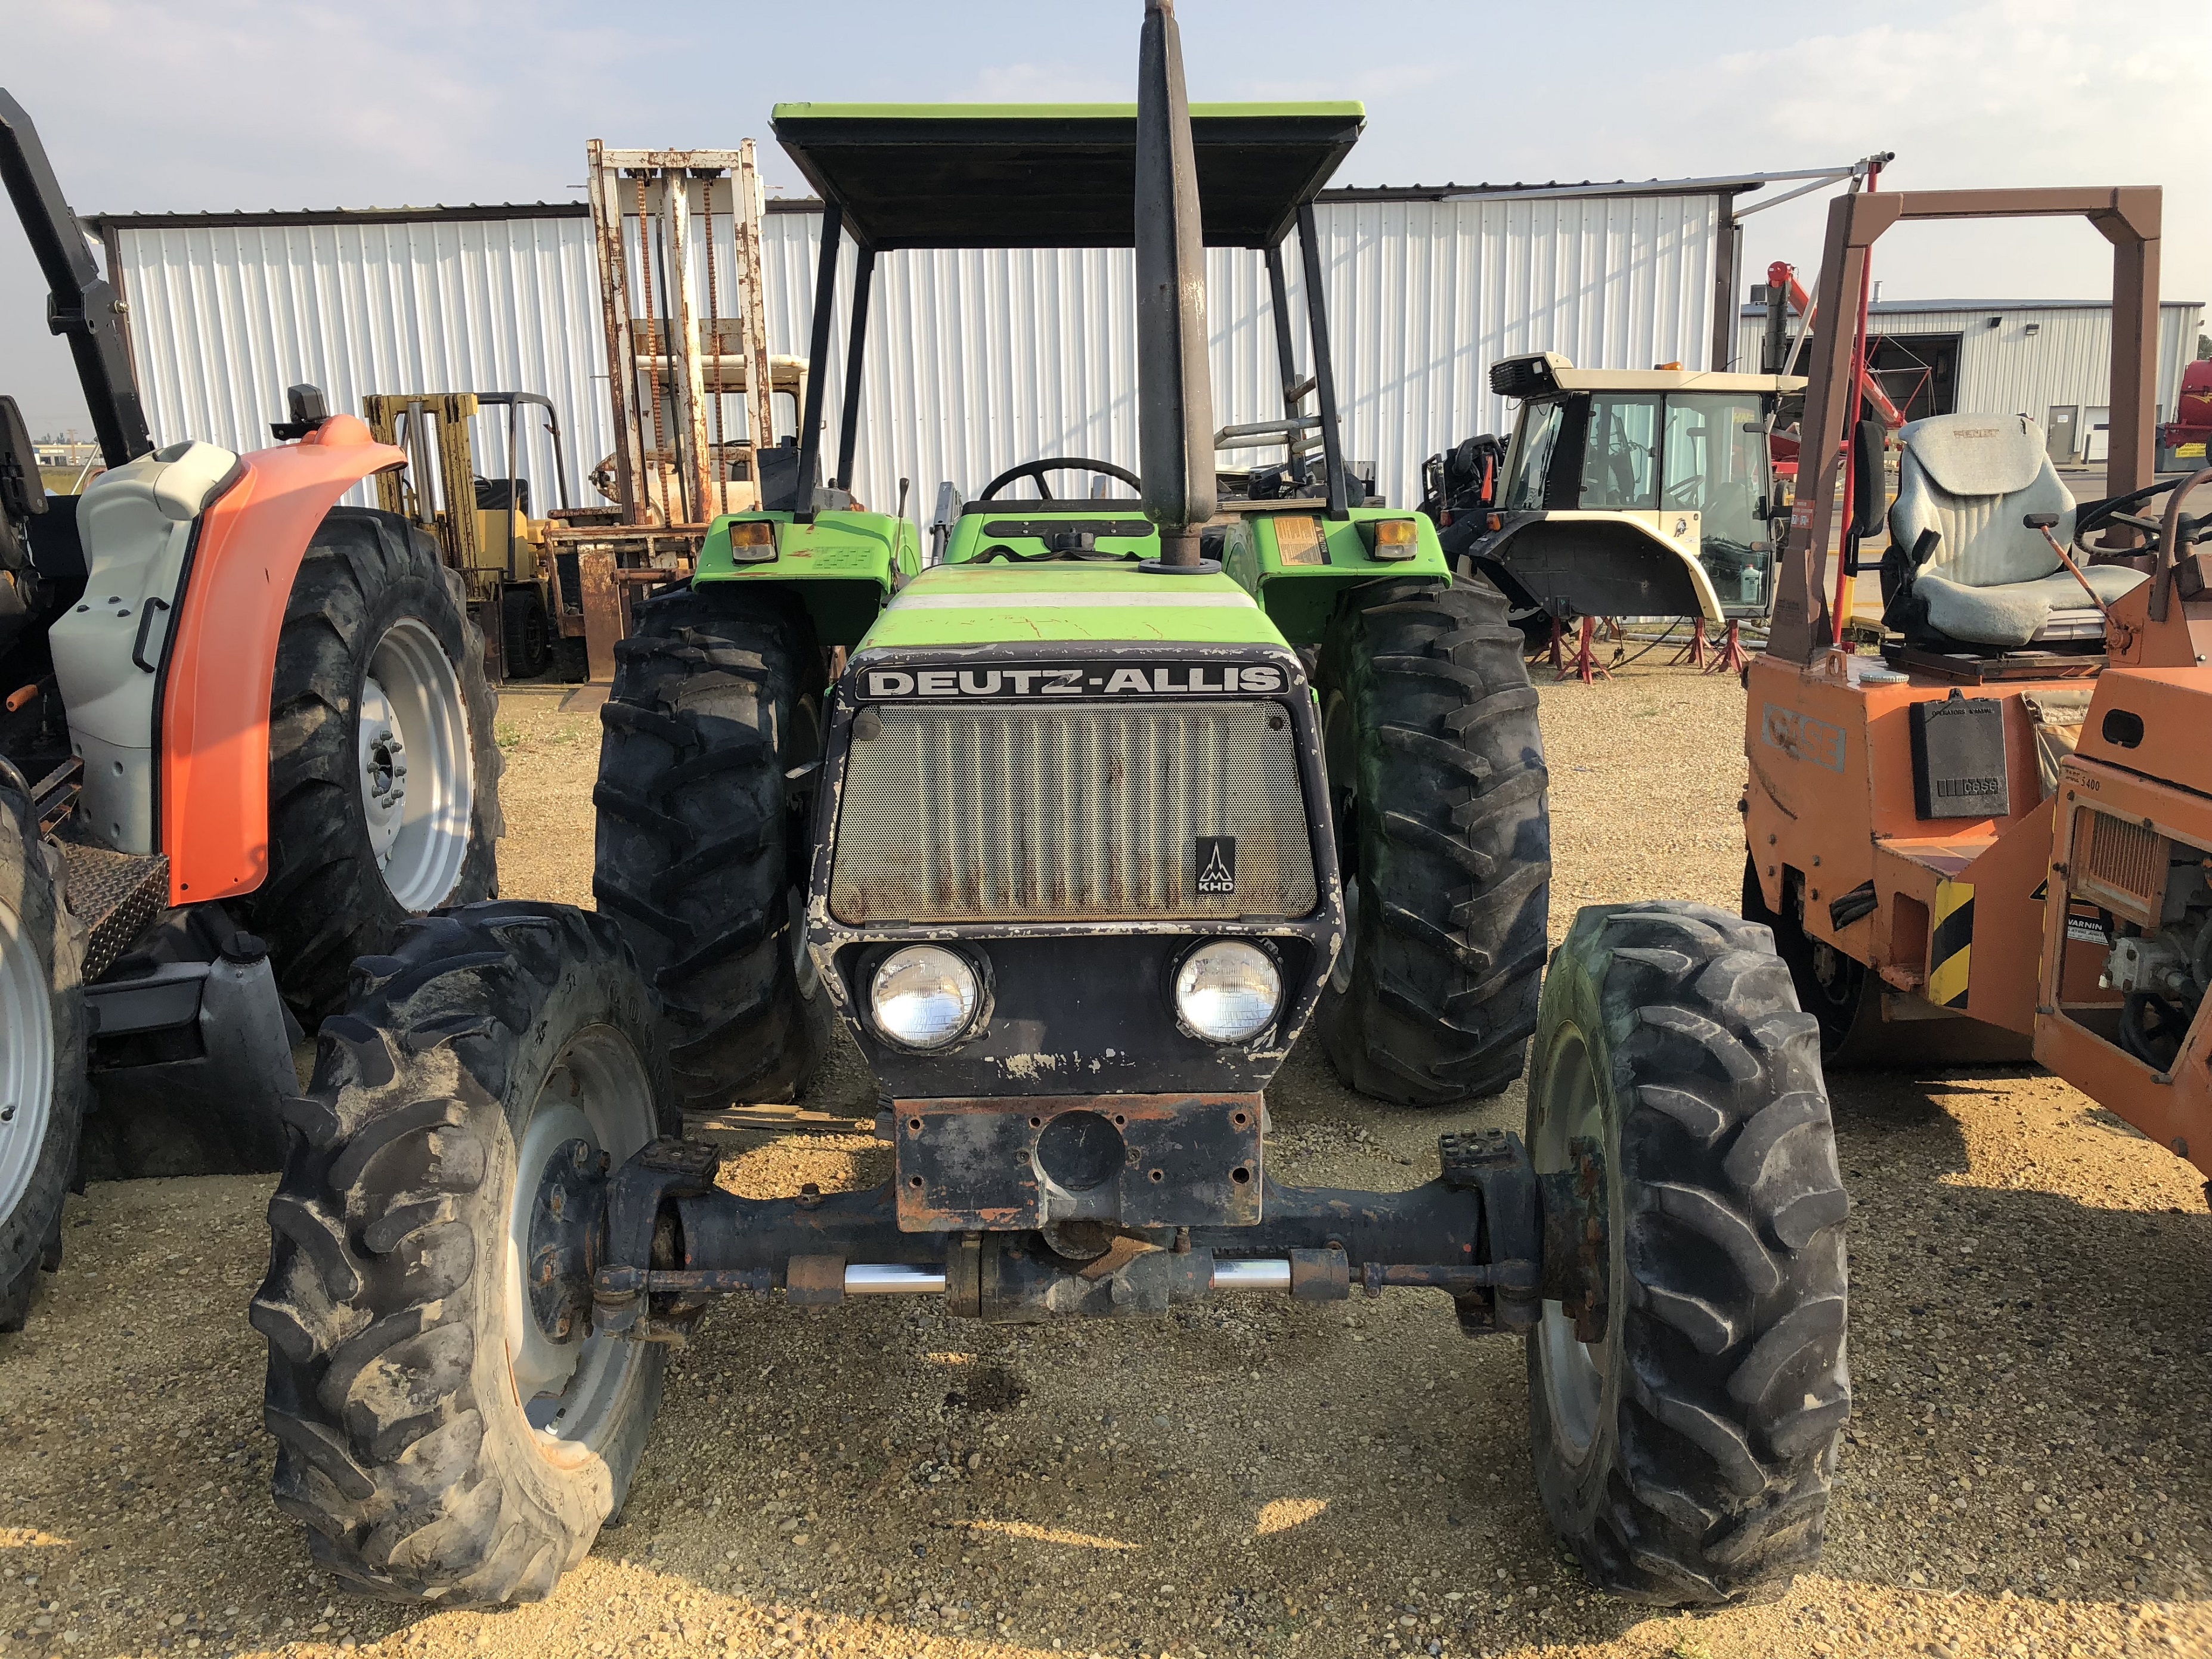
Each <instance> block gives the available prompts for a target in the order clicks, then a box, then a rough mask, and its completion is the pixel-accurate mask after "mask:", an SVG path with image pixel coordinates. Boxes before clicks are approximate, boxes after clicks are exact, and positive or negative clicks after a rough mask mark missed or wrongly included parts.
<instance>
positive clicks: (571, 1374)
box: [252, 902, 678, 1607]
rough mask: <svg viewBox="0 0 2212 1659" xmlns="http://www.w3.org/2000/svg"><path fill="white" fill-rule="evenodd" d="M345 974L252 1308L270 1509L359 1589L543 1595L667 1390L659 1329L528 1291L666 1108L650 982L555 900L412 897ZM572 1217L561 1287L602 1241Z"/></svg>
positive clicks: (608, 1506)
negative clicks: (597, 1328) (555, 1226)
mask: <svg viewBox="0 0 2212 1659" xmlns="http://www.w3.org/2000/svg"><path fill="white" fill-rule="evenodd" d="M353 993H354V994H353V996H352V999H351V1001H350V1003H349V1006H348V1008H347V1010H346V1012H344V1013H343V1014H339V1015H335V1016H333V1017H332V1018H330V1019H328V1020H326V1021H325V1023H324V1024H323V1029H322V1033H321V1038H320V1043H319V1053H318V1055H317V1060H316V1066H315V1077H314V1082H313V1086H312V1087H311V1088H310V1090H309V1091H308V1092H307V1096H306V1097H304V1098H301V1099H299V1100H295V1101H293V1102H291V1103H289V1105H288V1108H287V1111H288V1115H289V1121H290V1124H291V1127H292V1128H293V1130H294V1131H295V1133H294V1135H293V1137H292V1147H291V1151H290V1154H289V1157H288V1158H287V1160H286V1164H285V1168H284V1174H283V1180H282V1182H281V1183H280V1185H279V1186H278V1188H277V1191H276V1197H275V1198H274V1199H273V1200H271V1201H270V1206H269V1221H270V1232H271V1240H270V1267H269V1274H268V1277H267V1279H265V1280H264V1282H263V1284H262V1286H261V1289H260V1291H259V1292H258V1294H257V1295H256V1296H255V1297H254V1299H253V1306H252V1323H253V1326H254V1328H256V1329H257V1330H258V1331H260V1332H261V1333H262V1334H263V1335H264V1336H265V1337H266V1338H267V1339H268V1341H269V1378H268V1390H267V1395H266V1398H265V1402H264V1421H265V1423H266V1424H267V1426H268V1428H269V1429H270V1432H271V1433H272V1434H273V1435H274V1436H275V1437H276V1441H277V1454H276V1480H275V1489H276V1504H277V1507H278V1508H280V1509H282V1510H284V1511H285V1512H286V1513H288V1514H289V1515H292V1516H295V1517H296V1518H297V1519H299V1520H301V1521H303V1522H306V1523H307V1528H308V1529H309V1532H308V1541H309V1546H310V1548H311V1550H312V1552H313V1555H314V1558H315V1559H316V1560H317V1561H318V1562H319V1563H320V1564H321V1565H323V1566H325V1567H326V1568H327V1569H329V1570H330V1571H332V1572H333V1573H335V1574H336V1575H337V1577H338V1579H339V1580H340V1581H341V1582H342V1583H343V1584H345V1585H346V1586H347V1587H348V1588H349V1589H354V1590H357V1591H360V1592H362V1593H363V1594H366V1595H375V1596H379V1597H382V1598H384V1599H386V1600H392V1601H435V1602H437V1603H438V1604H439V1605H440V1606H443V1607H490V1606H496V1605H500V1604H503V1603H507V1602H511V1601H536V1600H538V1599H540V1598H542V1597H544V1595H548V1594H549V1593H550V1591H551V1590H552V1589H553V1586H554V1584H555V1583H556V1581H557V1580H558V1579H559V1577H561V1575H562V1573H563V1572H565V1571H568V1569H569V1568H571V1567H573V1566H574V1565H576V1564H577V1562H579V1561H580V1560H581V1559H583V1556H584V1554H585V1553H586V1551H587V1550H589V1549H590V1547H591V1545H592V1540H593V1538H595V1537H596V1536H597V1535H598V1533H599V1528H600V1526H601V1525H602V1523H603V1522H605V1520H606V1519H607V1517H608V1516H609V1515H610V1514H611V1512H613V1511H614V1510H616V1509H617V1507H618V1506H619V1505H620V1504H621V1503H622V1500H623V1494H624V1492H626V1490H627V1489H628V1486H629V1480H630V1476H631V1474H632V1473H633V1472H634V1471H635V1468H636V1466H637V1461H638V1458H639V1456H640V1455H641V1451H642V1449H643V1447H644V1443H645V1437H646V1433H647V1428H648V1427H649V1426H650V1425H651V1423H652V1420H653V1413H654V1412H655V1410H656V1409H657V1408H658V1407H659V1400H660V1388H661V1373H662V1367H663V1363H664V1355H665V1348H663V1347H661V1346H658V1345H655V1344H651V1343H645V1342H638V1341H629V1340H623V1339H621V1338H618V1337H615V1336H611V1335H592V1334H587V1333H586V1332H584V1331H579V1330H578V1329H576V1328H575V1327H574V1323H573V1322H572V1321H563V1320H561V1319H559V1318H557V1317H556V1316H555V1312H554V1311H546V1310H538V1308H537V1307H536V1305H535V1304H536V1302H537V1300H538V1291H542V1290H543V1288H544V1287H543V1286H542V1285H540V1284H539V1279H540V1275H539V1274H538V1273H536V1272H535V1271H533V1272H532V1273H531V1274H530V1275H529V1276H528V1277H526V1275H525V1272H524V1265H525V1263H526V1262H527V1263H529V1264H530V1265H531V1267H532V1268H533V1270H534V1269H535V1268H536V1267H538V1266H539V1265H541V1264H542V1262H543V1261H544V1260H545V1259H546V1258H545V1249H546V1240H545V1238H544V1237H541V1234H542V1232H543V1229H544V1227H545V1226H547V1225H552V1224H550V1223H547V1222H545V1220H544V1218H545V1217H546V1216H552V1217H555V1218H559V1217H562V1216H564V1215H568V1216H572V1217H575V1218H584V1217H595V1216H596V1211H595V1210H593V1209H592V1208H591V1207H590V1206H589V1205H588V1204H586V1202H585V1201H584V1200H582V1199H580V1198H579V1197H577V1196H575V1195H574V1194H577V1193H582V1192H584V1191H586V1189H588V1188H589V1187H590V1185H591V1183H592V1182H593V1181H595V1180H599V1179H600V1178H601V1175H600V1174H599V1172H600V1171H603V1170H604V1169H606V1168H617V1169H618V1168H619V1167H620V1166H621V1165H622V1164H623V1162H624V1161H625V1160H627V1159H628V1158H629V1157H630V1156H631V1155H632V1154H633V1153H635V1152H637V1151H638V1150H639V1148H641V1147H642V1146H645V1145H646V1144H647V1143H648V1142H649V1141H651V1140H653V1139H655V1138H656V1137H658V1136H659V1135H661V1134H664V1133H672V1132H673V1131H674V1130H675V1129H676V1128H677V1127H678V1115H677V1112H676V1109H675V1099H674V1091H673V1088H672V1085H671V1083H670V1081H669V1076H668V1069H667V1064H666V1061H665V1060H664V1059H662V1058H661V1057H660V1056H659V1051H658V1049H657V1048H656V1047H655V1044H654V1042H653V1012H652V1007H651V1005H650V1003H649V1001H648V1000H647V996H646V994H645V987H644V985H643V984H642V982H641V981H640V979H639V977H638V975H637V970H636V966H635V963H634V962H633V961H632V960H631V958H630V957H629V952H628V951H627V950H626V949H625V948H624V947H623V943H622V939H621V937H620V935H619V934H618V933H617V932H616V930H615V928H614V927H613V925H612V924H611V922H610V921H607V920H605V918H602V917H599V916H596V915H589V914H587V913H586V912H583V911H579V910H574V909H571V908H568V907H567V906H563V905H551V904H526V903H513V902H508V903H499V902H494V903H489V904H478V905H471V906H469V907H466V908H462V909H459V910H455V911H453V912H450V913H448V914H447V915H441V916H435V917H430V918H426V919H424V920H422V921H416V922H413V923H410V925H409V926H408V927H405V928H404V929H403V930H402V933H401V935H400V937H399V939H398V940H397V941H396V942H395V944H394V945H393V946H392V954H391V955H390V956H388V957H363V958H362V960H361V961H360V962H359V963H356V965H355V969H354V975H353ZM602 1157H604V1160H605V1162H604V1164H602V1163H601V1159H602ZM556 1184H557V1185H561V1186H562V1191H563V1192H564V1193H566V1194H568V1201H567V1202H566V1203H565V1205H564V1204H559V1203H548V1202H541V1200H547V1199H548V1196H549V1195H550V1194H552V1193H553V1192H554V1191H555V1190H556ZM570 1188H574V1192H573V1193H571V1192H569V1189H570ZM574 1225H586V1223H585V1222H584V1221H583V1220H581V1219H578V1220H577V1221H576V1222H575V1224H574ZM563 1241H565V1242H563ZM556 1243H557V1244H558V1246H559V1248H558V1249H556V1255H555V1256H554V1258H553V1259H554V1260H555V1261H556V1262H568V1263H569V1264H570V1266H571V1271H570V1273H569V1274H568V1278H571V1279H577V1280H579V1281H580V1288H579V1285H570V1284H569V1283H568V1279H561V1280H560V1281H559V1283H560V1285H561V1287H562V1291H563V1292H564V1293H565V1294H566V1295H568V1297H569V1298H570V1300H569V1301H568V1303H566V1304H562V1305H565V1306H567V1307H569V1308H573V1307H574V1305H576V1304H575V1302H574V1297H576V1296H579V1295H580V1296H582V1297H588V1295H589V1283H590V1281H589V1278H588V1266H587V1263H588V1260H589V1251H588V1250H587V1249H585V1248H583V1247H581V1246H580V1245H576V1243H575V1241H574V1240H567V1239H566V1236H565V1235H562V1240H561V1241H556ZM571 1245H574V1246H575V1248H574V1249H570V1248H568V1247H569V1246H571ZM577 1263H584V1264H586V1266H583V1267H576V1266H575V1265H574V1264H577ZM549 1308H550V1304H549Z"/></svg>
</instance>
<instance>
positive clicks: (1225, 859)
mask: <svg viewBox="0 0 2212 1659" xmlns="http://www.w3.org/2000/svg"><path fill="white" fill-rule="evenodd" d="M1198 890H1199V891H1200V892H1201V893H1233V892H1235V891H1236V890H1237V837H1236V836H1200V837H1199V838H1198Z"/></svg>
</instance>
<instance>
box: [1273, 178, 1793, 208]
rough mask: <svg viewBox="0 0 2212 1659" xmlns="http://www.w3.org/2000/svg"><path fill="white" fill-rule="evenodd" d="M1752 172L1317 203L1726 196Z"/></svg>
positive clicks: (1360, 193) (1338, 197)
mask: <svg viewBox="0 0 2212 1659" xmlns="http://www.w3.org/2000/svg"><path fill="white" fill-rule="evenodd" d="M1765 183H1766V180H1765V179H1763V178H1760V177H1759V176H1757V175H1755V174H1749V173H1745V174H1740V175H1736V176H1733V177H1729V178H1719V179H1612V180H1609V181H1607V182H1605V183H1592V182H1590V181H1589V180H1587V179H1586V180H1584V181H1583V182H1582V183H1580V184H1571V185H1566V184H1545V185H1522V184H1512V185H1487V184H1485V185H1460V184H1443V185H1345V186H1340V187H1339V188H1337V189H1334V190H1325V191H1322V193H1321V194H1320V195H1319V196H1318V197H1315V200H1316V201H1320V202H1498V201H1515V200H1521V201H1539V200H1556V199H1558V198H1560V197H1573V196H1729V195H1741V194H1742V193H1744V192H1746V191H1754V190H1757V189H1759V188H1760V187H1761V186H1762V185H1765Z"/></svg>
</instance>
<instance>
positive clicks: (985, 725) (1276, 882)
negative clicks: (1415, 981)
mask: <svg viewBox="0 0 2212 1659" xmlns="http://www.w3.org/2000/svg"><path fill="white" fill-rule="evenodd" d="M1220 837H1230V838H1233V839H1234V843H1235V844H1234V848H1233V850H1231V849H1225V848H1221V847H1219V846H1218V845H1217V844H1216V842H1215V838H1220ZM1201 838H1205V839H1206V841H1207V843H1208V845H1207V847H1206V853H1207V855H1208V863H1209V866H1210V877H1211V878H1210V880H1209V881H1208V882H1206V884H1205V886H1206V887H1207V888H1208V889H1210V890H1201V883H1200V864H1199V853H1200V839H1201ZM1231 871H1233V874H1234V880H1233V890H1222V889H1223V887H1224V881H1223V878H1224V876H1225V874H1226V873H1228V872H1231ZM1316 897H1317V894H1316V884H1315V879H1314V858H1313V848H1312V846H1311V844H1310V840H1309V838H1308V836H1307V830H1306V816H1305V803H1304V798H1303V796H1302V795H1301V793H1300V791H1299V787H1298V761H1297V742H1296V733H1295V732H1294V730H1293V728H1292V726H1291V721H1290V719H1289V717H1288V716H1287V715H1286V714H1285V712H1284V710H1283V708H1282V706H1281V705H1280V704H1279V703H1273V702H1200V703H1162V704H1133V705H1126V706H1121V707H1100V706H1097V705H1091V706H1083V707H1074V708H1051V709H1040V708H1036V706H1034V705H1030V706H1026V707H1019V708H1011V707H981V708H963V707H960V706H957V705H940V706H932V705H927V704H902V705H892V706H889V707H879V708H869V709H866V710H863V711H862V713H861V714H860V715H859V716H857V717H856V719H855V722H854V740H853V743H852V745H851V749H850V751H849V757H848V760H847V762H846V767H845V787H844V796H843V800H842V804H841V805H840V808H839V812H838V822H837V830H836V856H835V860H834V862H833V864H832V866H831V872H830V878H829V910H830V914H831V915H834V916H836V919H837V920H838V921H841V922H843V923H845V924H846V925H847V926H848V927H858V926H863V925H868V924H876V925H883V924H887V923H891V922H898V921H906V922H980V921H1032V922H1035V921H1113V920H1121V919H1129V920H1152V919H1159V920H1190V921H1202V920H1221V919H1225V918H1226V919H1233V918H1236V917H1239V916H1269V917H1276V916H1280V917H1291V916H1303V915H1306V914H1307V913H1308V912H1310V910H1312V909H1313V908H1314V905H1315V902H1316Z"/></svg>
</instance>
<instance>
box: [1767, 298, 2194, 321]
mask: <svg viewBox="0 0 2212 1659" xmlns="http://www.w3.org/2000/svg"><path fill="white" fill-rule="evenodd" d="M2203 304H2204V301H2202V300H2160V301H2159V302H2158V307H2159V309H2160V311H2189V310H2192V309H2198V308H2201V307H2203ZM1868 309H1869V310H1870V311H1872V312H1873V313H1875V315H1877V316H1892V317H1893V316H1900V315H1905V314H1909V313H1914V312H1923V311H1927V312H1948V311H1955V312H1960V313H1972V312H1977V311H2110V310H2111V309H2112V301H2110V300H1878V301H1875V303H1874V304H1873V305H1871V306H1869V307H1868ZM1736 314H1737V315H1738V316H1740V317H1764V316H1765V315H1766V307H1765V305H1764V304H1763V303H1761V302H1760V301H1757V300H1753V301H1747V303H1745V304H1744V305H1741V306H1740V307H1737V310H1736ZM1796 314H1797V313H1796V312H1794V311H1793V312H1791V313H1790V315H1791V316H1792V317H1795V316H1796Z"/></svg>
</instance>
